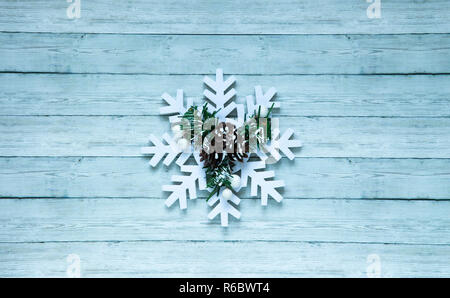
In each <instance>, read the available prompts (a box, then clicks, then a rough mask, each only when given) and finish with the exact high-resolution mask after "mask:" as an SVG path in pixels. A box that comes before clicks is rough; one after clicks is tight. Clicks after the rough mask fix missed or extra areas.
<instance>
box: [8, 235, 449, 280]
mask: <svg viewBox="0 0 450 298" xmlns="http://www.w3.org/2000/svg"><path fill="white" fill-rule="evenodd" d="M449 252H450V246H448V245H445V246H433V245H383V244H365V245H364V244H351V243H296V242H203V241H200V242H173V241H169V242H160V241H156V242H119V243H117V242H107V243H105V242H81V243H78V242H66V243H64V242H63V243H6V244H5V243H3V244H0V255H2V262H0V276H2V277H11V276H15V277H16V276H17V277H26V276H34V277H44V276H45V277H65V276H66V270H67V266H68V263H67V256H68V255H69V254H78V255H79V256H80V260H81V274H82V276H84V277H107V276H109V277H129V276H134V277H366V272H367V268H368V265H369V264H368V263H367V257H368V256H369V255H370V254H377V255H378V256H379V257H380V260H381V272H380V273H381V276H383V277H411V276H415V277H449V276H450V272H449V269H448V262H446V260H448V254H449Z"/></svg>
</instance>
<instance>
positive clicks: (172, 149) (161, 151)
mask: <svg viewBox="0 0 450 298" xmlns="http://www.w3.org/2000/svg"><path fill="white" fill-rule="evenodd" d="M162 138H163V140H164V141H166V143H167V144H164V143H163V142H161V141H160V140H158V138H156V137H155V136H154V135H150V142H151V143H153V145H154V146H149V147H143V148H142V149H141V152H142V154H150V155H153V157H152V158H151V159H150V165H151V166H152V167H155V166H156V165H157V164H158V163H159V162H160V161H161V159H162V158H163V157H164V156H165V155H167V156H166V158H165V159H164V162H163V163H164V165H166V166H169V165H170V164H171V163H172V162H173V160H174V159H175V158H176V157H177V155H178V154H180V153H181V150H180V149H179V148H178V146H177V145H176V143H175V141H174V140H173V139H172V137H171V136H169V135H168V134H167V133H165V134H163V136H162Z"/></svg>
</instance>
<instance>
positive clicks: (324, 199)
mask: <svg viewBox="0 0 450 298" xmlns="http://www.w3.org/2000/svg"><path fill="white" fill-rule="evenodd" d="M241 199H242V200H249V201H252V200H253V201H256V200H259V198H257V197H242V198H241ZM0 200H23V201H26V200H30V201H34V200H36V201H40V200H55V201H63V200H161V201H164V200H166V198H164V197H109V196H102V197H98V196H88V197H79V196H74V197H46V196H36V197H28V196H24V197H13V196H0ZM195 200H197V201H202V200H203V199H202V198H198V199H195ZM283 200H298V201H319V200H320V201H326V200H329V201H359V202H365V203H367V202H373V201H405V202H450V198H448V199H427V198H388V197H386V198H342V197H334V198H331V197H330V198H320V197H315V198H311V197H308V198H300V197H284V198H283Z"/></svg>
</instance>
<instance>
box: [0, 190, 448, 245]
mask: <svg viewBox="0 0 450 298" xmlns="http://www.w3.org/2000/svg"><path fill="white" fill-rule="evenodd" d="M239 210H240V211H241V212H242V218H241V219H240V220H239V221H237V220H234V219H233V220H231V221H230V227H229V228H228V229H226V228H222V227H221V226H220V223H219V222H218V220H214V221H209V220H208V219H207V214H208V212H209V211H210V208H209V207H207V205H206V203H205V201H204V200H196V201H191V202H189V209H188V210H187V211H186V210H184V211H180V210H179V209H178V207H177V206H174V207H173V208H167V207H165V205H164V201H163V200H161V199H142V198H134V199H120V198H113V199H93V198H86V199H70V200H62V199H33V200H26V199H2V200H0V226H1V227H2V233H1V234H0V242H3V243H6V242H56V241H58V242H67V241H75V242H80V241H91V242H92V241H146V240H177V241H221V240H227V241H263V240H264V241H290V242H292V241H303V242H323V241H329V242H352V243H372V244H376V243H378V244H388V243H389V244H436V245H450V227H449V226H450V218H449V217H448V214H449V213H450V202H449V201H444V202H437V201H399V200H392V201H382V200H342V199H338V200H323V199H322V200H284V201H282V203H281V204H278V203H276V202H274V201H272V203H271V204H269V206H267V207H263V206H261V204H260V202H259V200H243V201H242V202H241V204H240V205H239ZM205 231H207V233H206V232H205Z"/></svg>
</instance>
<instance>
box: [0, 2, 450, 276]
mask: <svg viewBox="0 0 450 298" xmlns="http://www.w3.org/2000/svg"><path fill="white" fill-rule="evenodd" d="M381 2H382V10H381V12H382V14H381V18H380V19H369V18H368V17H367V16H366V9H367V7H368V5H369V4H368V3H367V2H366V1H362V0H351V1H338V0H306V1H301V2H299V1H291V0H280V1H261V0H250V1H247V2H246V4H245V5H243V4H242V3H241V1H235V0H228V1H211V0H209V1H206V0H195V1H189V3H188V2H183V1H160V0H146V1H144V0H137V1H119V2H117V3H116V2H114V4H112V2H111V1H106V0H93V1H83V0H81V18H80V19H75V20H70V19H68V18H67V16H66V8H67V6H68V5H69V4H68V3H66V2H65V1H44V0H34V1H8V0H0V197H1V198H0V227H1V228H0V276H1V277H14V276H17V277H29V276H53V277H64V276H66V269H67V265H68V263H67V262H66V257H67V256H68V255H69V254H78V255H79V256H80V259H81V274H82V276H84V277H102V276H136V277H138V276H145V277H174V276H179V277H225V276H265V277H301V276H316V277H366V276H367V272H366V271H367V268H368V266H369V265H370V263H368V262H367V258H368V256H369V255H371V254H377V255H378V256H379V257H380V260H381V276H382V277H443V276H445V277H450V259H449V255H450V228H449V226H450V217H449V214H450V149H449V148H450V119H449V118H450V84H449V76H450V59H449V57H450V35H449V33H450V17H449V15H448V11H449V9H450V2H448V1H446V0H436V1H422V2H412V1H409V0H396V1H393V0H382V1H381ZM217 67H220V68H223V69H224V72H225V73H226V74H233V75H236V78H237V82H236V85H235V88H236V90H237V93H238V97H237V98H236V101H238V102H240V101H242V100H243V98H244V97H245V96H246V95H248V94H251V93H252V92H253V87H254V86H255V85H262V86H263V88H265V89H267V88H269V87H272V86H274V87H276V88H277V90H278V94H277V100H278V101H280V102H281V108H280V109H279V111H277V115H278V116H279V117H280V124H281V127H282V128H287V127H291V128H293V129H294V130H295V131H296V136H297V137H298V138H299V139H301V140H302V141H303V143H304V148H302V149H301V150H296V151H295V154H296V156H297V157H298V158H297V159H296V160H295V161H293V162H289V161H288V160H282V162H281V163H280V164H277V165H274V166H271V167H272V168H273V169H274V170H275V171H276V173H277V177H279V178H281V179H284V180H285V182H286V187H285V189H284V190H283V192H282V193H283V195H284V197H285V200H284V201H283V202H282V203H281V204H277V203H274V202H271V201H270V202H269V206H267V207H265V208H263V207H261V206H260V203H259V201H258V200H255V199H251V198H250V197H249V193H248V191H246V190H243V191H242V192H241V193H240V195H241V197H242V198H243V200H242V203H241V205H240V206H239V209H240V210H241V212H242V219H241V220H240V221H236V220H232V221H231V222H230V227H228V228H227V229H224V228H221V227H220V225H219V224H218V222H217V220H214V221H208V220H207V218H206V214H207V212H208V211H209V210H208V209H209V208H208V207H207V206H206V204H205V203H204V201H203V200H201V199H198V200H193V201H189V202H188V207H189V208H188V210H187V211H180V210H178V209H177V207H176V206H174V207H172V208H170V209H169V208H166V207H165V206H164V199H165V198H166V197H167V194H165V193H163V192H162V191H161V188H160V186H161V184H162V183H163V182H165V181H167V180H168V179H169V178H170V176H171V175H172V174H174V173H177V168H176V167H171V168H169V169H167V168H164V167H162V166H159V167H157V168H155V169H150V168H149V166H148V158H145V157H142V156H140V147H142V146H144V145H145V143H146V141H147V136H148V134H149V133H155V134H157V135H160V134H162V133H163V132H165V131H167V130H169V125H168V124H167V122H166V121H165V118H164V117H161V116H159V115H158V111H159V108H160V107H161V106H163V103H162V100H161V99H160V95H161V94H162V93H163V92H169V93H171V94H174V93H175V91H176V89H179V88H182V89H184V91H185V94H186V96H187V97H189V98H192V99H193V100H194V101H195V102H196V103H201V102H202V100H203V98H202V90H203V84H202V78H203V76H204V75H211V76H212V75H213V74H214V72H215V69H216V68H217ZM286 260H289V261H288V262H287V261H286ZM211 264H215V266H211Z"/></svg>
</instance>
